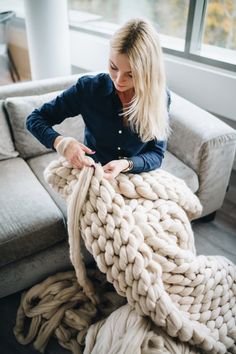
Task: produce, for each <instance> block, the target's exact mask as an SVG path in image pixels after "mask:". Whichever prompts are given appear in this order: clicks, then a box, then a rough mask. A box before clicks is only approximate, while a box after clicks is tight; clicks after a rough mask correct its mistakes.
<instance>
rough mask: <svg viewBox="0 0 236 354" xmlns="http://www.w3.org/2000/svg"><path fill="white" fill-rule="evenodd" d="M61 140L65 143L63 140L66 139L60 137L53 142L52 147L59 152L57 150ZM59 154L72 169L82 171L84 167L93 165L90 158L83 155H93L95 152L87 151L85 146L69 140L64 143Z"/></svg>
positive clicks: (71, 139) (61, 142) (74, 140)
mask: <svg viewBox="0 0 236 354" xmlns="http://www.w3.org/2000/svg"><path fill="white" fill-rule="evenodd" d="M63 139H64V141H65V139H68V138H63V137H61V136H60V137H57V139H56V140H55V142H54V147H55V149H56V150H57V151H58V150H59V151H60V149H58V148H59V145H60V144H63ZM61 154H62V155H63V156H64V157H65V158H66V159H67V161H69V162H70V163H71V164H72V166H73V167H75V168H78V169H82V168H83V167H84V166H88V167H90V166H94V165H95V163H94V161H93V160H92V159H91V158H90V157H88V156H85V154H90V155H92V154H95V151H93V150H91V149H89V148H88V147H87V146H85V145H84V144H82V143H80V142H79V141H77V140H76V139H73V138H69V139H68V141H66V143H65V145H64V146H63V148H62V153H61Z"/></svg>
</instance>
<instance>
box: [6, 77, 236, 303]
mask: <svg viewBox="0 0 236 354" xmlns="http://www.w3.org/2000/svg"><path fill="white" fill-rule="evenodd" d="M77 79H78V75H76V76H75V75H73V76H70V77H63V78H57V79H48V80H41V81H35V82H25V83H19V84H14V85H8V86H2V87H1V88H0V282H1V287H0V297H4V296H6V295H9V294H11V293H14V292H16V291H19V290H22V289H24V288H27V287H30V286H32V285H33V284H35V283H37V282H39V281H41V280H42V279H44V278H46V277H47V276H48V275H50V274H53V273H55V272H58V271H62V270H65V269H68V268H69V267H71V263H70V260H69V255H68V244H67V230H66V205H65V203H64V201H63V200H62V199H61V198H60V197H59V196H58V195H57V194H56V193H54V192H53V191H52V190H51V189H50V187H49V186H48V185H47V184H46V183H45V181H44V179H43V170H44V168H45V167H46V166H47V165H48V163H49V162H50V161H52V160H53V159H56V158H57V157H58V156H57V154H56V153H55V152H54V151H52V150H48V149H46V148H45V147H43V146H42V145H41V144H40V143H39V142H38V141H37V140H36V139H35V138H34V137H33V136H31V134H30V133H29V132H28V131H27V130H26V128H25V119H26V117H27V116H28V114H29V113H31V111H32V110H33V109H34V108H35V107H38V106H40V105H41V104H42V103H43V102H46V101H49V100H51V99H52V98H53V97H55V96H56V95H57V94H58V93H59V92H60V91H61V90H64V89H65V88H67V87H69V86H70V85H72V84H73V83H75V82H76V80H77ZM170 114H171V122H172V123H171V124H172V130H173V132H172V135H171V137H170V139H169V141H168V151H167V152H166V156H165V159H164V162H163V165H162V168H163V169H165V170H167V171H169V172H171V173H173V174H174V175H176V176H178V177H180V178H183V179H184V180H185V181H186V183H187V184H188V185H189V187H190V188H191V189H192V191H193V192H195V193H196V194H197V195H198V197H199V198H200V200H201V202H202V205H203V214H202V215H203V216H205V215H209V214H212V213H213V212H215V211H216V210H217V209H219V208H220V207H221V205H222V203H223V200H224V197H225V193H226V189H227V185H228V181H229V177H230V172H231V168H232V164H233V159H234V154H235V146H236V134H235V131H234V130H233V129H231V128H230V127H229V126H228V125H226V124H225V123H223V122H221V121H220V120H219V119H217V118H216V117H214V116H213V115H211V114H209V113H207V112H206V111H204V110H202V109H200V108H198V107H197V106H195V105H193V104H192V103H190V102H188V101H187V100H185V99H183V98H181V97H179V96H178V95H176V94H174V93H172V104H171V111H170ZM57 128H58V130H60V132H61V133H62V134H64V135H67V136H71V135H72V136H74V137H76V138H77V139H79V140H80V141H82V140H83V121H82V119H78V117H75V118H70V119H67V120H66V121H65V122H64V123H63V124H62V125H60V127H57ZM83 252H84V257H85V261H86V262H90V261H91V260H92V259H91V256H89V254H88V252H86V250H85V249H84V251H83Z"/></svg>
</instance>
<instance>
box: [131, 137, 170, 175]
mask: <svg viewBox="0 0 236 354" xmlns="http://www.w3.org/2000/svg"><path fill="white" fill-rule="evenodd" d="M166 147H167V143H166V141H157V140H152V141H150V142H149V143H148V144H147V146H146V151H145V152H143V153H142V154H139V155H137V156H133V157H130V158H129V160H131V161H132V162H133V168H132V169H131V170H130V172H131V173H141V172H148V171H151V170H154V169H156V168H159V167H160V166H161V163H162V160H163V158H164V154H165V151H166Z"/></svg>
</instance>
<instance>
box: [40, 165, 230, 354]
mask: <svg viewBox="0 0 236 354" xmlns="http://www.w3.org/2000/svg"><path fill="white" fill-rule="evenodd" d="M45 178H46V180H47V181H48V183H49V184H51V185H52V187H53V188H54V189H55V190H57V191H58V192H59V193H61V194H62V195H63V196H64V197H65V198H66V199H68V201H69V208H68V230H69V243H70V252H71V260H72V263H73V265H74V267H75V271H76V274H77V277H78V280H79V282H80V284H81V285H82V286H83V287H84V291H85V292H86V293H87V295H88V296H89V297H90V298H91V299H92V300H93V301H94V302H96V298H95V297H94V292H93V288H92V284H91V283H90V284H89V283H87V280H86V273H85V268H83V270H84V271H83V272H82V273H80V266H81V264H82V262H81V258H80V254H79V253H80V248H79V247H80V246H79V244H80V242H79V239H80V233H81V236H82V238H83V240H84V242H85V245H86V247H87V249H88V250H89V251H90V252H91V253H92V254H93V256H94V259H95V260H96V262H97V265H98V267H99V269H100V270H101V271H102V272H103V273H105V274H106V276H107V279H108V281H109V282H111V283H112V284H113V285H114V287H115V289H116V291H117V292H118V294H120V295H122V296H124V297H126V298H127V300H128V303H129V304H130V305H131V307H133V308H135V310H136V311H137V313H139V314H141V315H146V316H149V317H150V318H151V319H152V320H153V321H154V323H156V325H158V326H160V327H162V328H163V330H165V331H166V333H167V334H169V335H170V336H172V337H177V338H179V339H180V340H181V341H183V342H188V343H190V344H192V345H196V346H198V347H200V348H202V349H204V350H205V351H207V352H210V353H227V352H228V353H236V345H235V340H236V320H235V317H236V305H235V298H236V276H235V266H234V265H233V264H232V263H231V262H230V261H229V260H227V259H225V258H224V257H213V256H196V251H195V246H194V238H193V233H192V229H191V225H190V223H189V218H190V219H191V218H196V217H198V216H199V215H200V213H201V205H200V203H199V200H198V199H197V197H196V196H195V195H193V193H192V192H191V191H190V190H189V188H188V187H187V186H186V185H185V183H184V182H183V181H181V180H179V179H178V178H176V177H174V176H172V175H170V174H169V173H167V172H165V171H162V170H157V171H152V172H149V173H142V174H140V175H132V174H121V175H119V176H118V177H117V179H116V181H114V182H112V183H110V182H109V181H107V180H105V179H104V178H103V169H102V167H101V166H99V165H97V167H96V169H95V170H94V169H93V168H84V169H83V170H82V171H78V170H76V169H73V168H72V167H71V166H70V165H69V163H68V162H66V161H65V160H64V159H63V158H61V159H59V160H58V161H55V162H53V163H51V164H50V165H49V167H48V168H47V169H46V171H45ZM72 191H73V193H72Z"/></svg>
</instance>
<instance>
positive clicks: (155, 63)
mask: <svg viewBox="0 0 236 354" xmlns="http://www.w3.org/2000/svg"><path fill="white" fill-rule="evenodd" d="M110 44H111V47H112V48H113V49H114V50H116V51H117V52H118V53H119V54H126V55H127V56H128V58H129V62H130V67H131V71H132V76H133V81H134V91H135V94H134V97H133V99H132V101H131V103H130V105H129V107H128V108H127V109H126V110H125V111H124V113H123V114H124V115H125V116H126V117H127V118H128V122H129V124H130V127H131V128H132V129H133V130H134V131H135V132H137V133H138V134H139V136H140V138H141V140H142V141H143V142H147V141H150V140H152V139H155V138H156V139H158V140H166V139H167V137H168V134H169V124H168V111H167V93H166V77H165V69H164V60H163V54H162V49H161V46H160V42H159V38H158V35H157V32H156V31H155V29H154V28H153V26H152V25H151V24H150V23H148V22H146V21H144V20H142V19H138V18H137V19H131V20H129V21H128V22H126V23H125V24H124V25H123V26H122V27H121V28H119V29H118V30H117V31H116V32H115V34H114V35H113V37H112V38H111V41H110Z"/></svg>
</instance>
